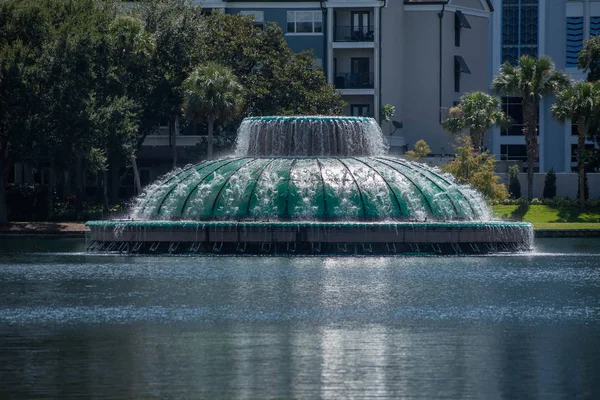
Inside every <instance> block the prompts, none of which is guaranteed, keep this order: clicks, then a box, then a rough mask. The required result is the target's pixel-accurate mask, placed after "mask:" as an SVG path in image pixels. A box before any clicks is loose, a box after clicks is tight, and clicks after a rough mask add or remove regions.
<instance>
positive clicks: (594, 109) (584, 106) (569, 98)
mask: <svg viewBox="0 0 600 400" xmlns="http://www.w3.org/2000/svg"><path fill="white" fill-rule="evenodd" d="M552 114H554V116H555V117H556V118H557V119H559V120H561V121H565V120H568V119H570V120H571V121H573V122H576V123H577V133H578V138H577V169H578V171H579V205H580V206H581V208H583V207H584V205H585V196H584V186H585V185H584V181H585V169H584V164H583V163H584V161H585V158H586V154H585V138H586V136H587V135H588V133H589V132H590V127H592V126H593V124H594V122H595V121H596V120H597V118H599V117H600V82H592V83H589V82H583V81H581V82H577V83H576V84H575V85H573V86H571V87H568V88H566V89H565V90H563V91H562V92H560V93H559V94H558V96H557V98H556V102H555V103H554V105H552Z"/></svg>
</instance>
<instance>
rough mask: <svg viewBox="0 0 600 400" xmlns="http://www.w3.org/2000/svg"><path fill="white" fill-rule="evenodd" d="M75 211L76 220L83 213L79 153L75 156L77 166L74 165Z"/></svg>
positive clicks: (81, 169) (80, 159)
mask: <svg viewBox="0 0 600 400" xmlns="http://www.w3.org/2000/svg"><path fill="white" fill-rule="evenodd" d="M75 211H76V212H77V218H80V217H81V213H82V212H83V156H82V155H81V152H78V154H77V164H76V165H75Z"/></svg>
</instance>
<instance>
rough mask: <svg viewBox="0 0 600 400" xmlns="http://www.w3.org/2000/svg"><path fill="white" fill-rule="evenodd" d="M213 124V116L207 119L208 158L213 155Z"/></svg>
mask: <svg viewBox="0 0 600 400" xmlns="http://www.w3.org/2000/svg"><path fill="white" fill-rule="evenodd" d="M214 125H215V120H214V118H209V119H208V138H207V141H208V142H207V145H208V146H207V147H208V157H207V158H208V159H211V158H212V155H213V128H214Z"/></svg>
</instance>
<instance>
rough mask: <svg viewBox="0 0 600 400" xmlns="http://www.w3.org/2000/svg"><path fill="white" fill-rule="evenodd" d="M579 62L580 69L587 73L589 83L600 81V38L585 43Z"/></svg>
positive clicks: (593, 38)
mask: <svg viewBox="0 0 600 400" xmlns="http://www.w3.org/2000/svg"><path fill="white" fill-rule="evenodd" d="M577 61H578V64H579V68H581V69H583V70H584V71H587V73H588V76H587V80H588V82H594V81H600V36H594V37H592V38H591V39H589V40H586V41H585V42H584V43H583V49H582V50H581V51H580V52H579V56H578V60H577Z"/></svg>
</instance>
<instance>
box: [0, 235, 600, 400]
mask: <svg viewBox="0 0 600 400" xmlns="http://www.w3.org/2000/svg"><path fill="white" fill-rule="evenodd" d="M82 246H83V243H82V242H81V241H77V240H61V241H50V240H48V241H36V240H22V239H14V240H13V239H6V238H2V239H0V398H11V399H12V398H15V399H17V398H23V399H29V398H41V397H44V398H60V399H65V398H156V399H158V398H161V399H162V398H178V399H179V398H181V399H184V398H190V399H199V398H207V399H215V398H223V399H232V398H245V399H266V398H299V399H301V398H308V399H314V398H332V399H338V398H411V399H421V398H422V399H459V398H460V399H463V398H473V399H482V398H492V399H494V398H509V399H517V398H518V399H528V398H539V399H554V398H557V399H558V398H581V399H588V398H589V399H593V398H600V241H598V240H594V239H586V240H581V239H577V240H571V239H548V240H538V241H537V252H536V253H534V254H527V255H513V256H487V257H440V258H435V257H421V258H418V257H403V258H400V257H399V258H313V257H304V258H260V257H243V258H235V257H219V258H217V257H118V256H107V255H88V254H85V253H83V252H82Z"/></svg>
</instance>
